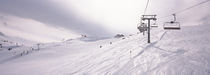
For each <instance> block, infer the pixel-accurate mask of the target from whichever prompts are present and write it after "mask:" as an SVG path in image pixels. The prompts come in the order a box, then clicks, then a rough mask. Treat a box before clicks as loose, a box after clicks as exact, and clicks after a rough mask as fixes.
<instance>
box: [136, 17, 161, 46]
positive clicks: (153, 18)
mask: <svg viewBox="0 0 210 75" xmlns="http://www.w3.org/2000/svg"><path fill="white" fill-rule="evenodd" d="M141 20H142V21H145V20H147V22H148V23H147V26H146V27H144V28H142V27H141V26H142V25H143V24H144V23H141V26H139V27H138V29H139V31H140V32H141V31H142V30H141V29H144V31H146V30H147V31H148V43H150V21H151V20H153V21H156V20H157V19H156V15H142V18H141Z"/></svg>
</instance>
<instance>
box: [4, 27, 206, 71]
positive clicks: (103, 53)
mask: <svg viewBox="0 0 210 75" xmlns="http://www.w3.org/2000/svg"><path fill="white" fill-rule="evenodd" d="M209 30H210V26H209V25H201V26H188V27H182V29H181V30H180V31H173V30H172V31H163V30H159V29H157V30H155V29H153V30H152V32H151V33H152V36H151V38H152V39H151V42H152V43H150V44H147V38H146V36H143V35H142V34H133V35H130V36H125V39H123V38H110V39H104V40H99V41H82V40H79V39H73V40H69V41H65V42H61V43H45V44H40V49H38V48H37V45H34V46H27V47H25V46H24V45H23V46H20V47H14V49H13V50H11V51H9V50H7V48H6V47H5V46H4V45H5V43H3V48H1V49H0V57H4V58H0V74H1V75H72V74H75V75H209V74H210V64H209V63H210V46H209V45H210V37H209V36H210V32H209ZM110 42H111V43H110ZM1 43H2V42H1ZM7 46H9V47H11V46H13V45H12V44H8V45H7ZM32 48H33V49H32ZM12 52H13V53H12ZM14 52H15V53H14ZM23 52H24V53H23ZM21 53H23V54H21Z"/></svg>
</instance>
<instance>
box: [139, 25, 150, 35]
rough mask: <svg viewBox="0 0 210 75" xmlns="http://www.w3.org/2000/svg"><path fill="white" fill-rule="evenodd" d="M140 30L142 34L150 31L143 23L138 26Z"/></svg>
mask: <svg viewBox="0 0 210 75" xmlns="http://www.w3.org/2000/svg"><path fill="white" fill-rule="evenodd" d="M138 29H139V31H140V32H141V33H142V32H145V31H147V29H148V27H147V24H146V23H141V25H139V26H138Z"/></svg>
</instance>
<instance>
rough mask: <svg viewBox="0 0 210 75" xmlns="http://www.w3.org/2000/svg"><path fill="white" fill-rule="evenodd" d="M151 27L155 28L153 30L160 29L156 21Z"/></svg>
mask: <svg viewBox="0 0 210 75" xmlns="http://www.w3.org/2000/svg"><path fill="white" fill-rule="evenodd" d="M151 27H153V28H157V27H158V25H157V22H156V20H155V22H154V23H152V24H151Z"/></svg>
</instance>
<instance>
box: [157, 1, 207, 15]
mask: <svg viewBox="0 0 210 75" xmlns="http://www.w3.org/2000/svg"><path fill="white" fill-rule="evenodd" d="M209 1H210V0H206V1H203V2H200V3H198V4H195V5H193V6H190V7H188V8H185V9H183V10H180V11H177V12H175V13H173V14H179V13H182V12H184V11H187V10H189V9H192V8H194V7H197V6H199V5H202V4H204V3H207V2H209ZM171 15H172V14H170V15H167V16H163V17H160V18H159V19H163V18H167V17H169V16H171Z"/></svg>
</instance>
